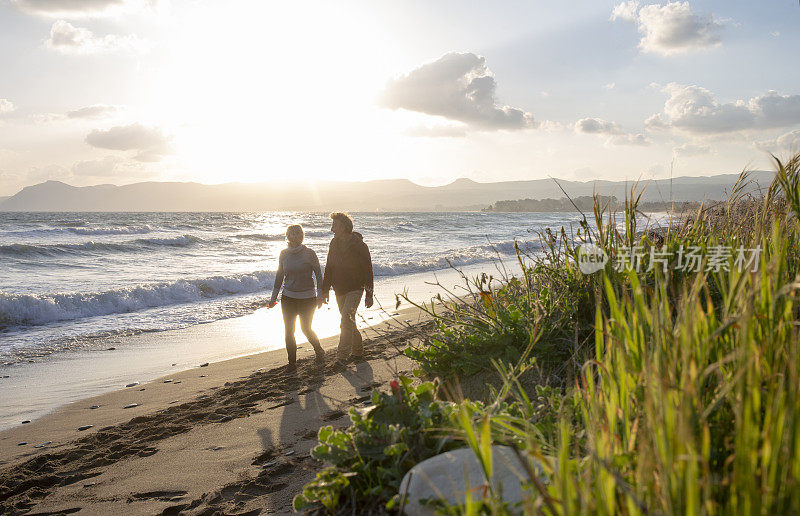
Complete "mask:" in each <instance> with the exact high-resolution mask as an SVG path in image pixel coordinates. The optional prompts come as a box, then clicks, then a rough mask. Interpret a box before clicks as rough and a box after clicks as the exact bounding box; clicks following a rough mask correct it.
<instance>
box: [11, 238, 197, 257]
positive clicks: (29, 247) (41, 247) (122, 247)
mask: <svg viewBox="0 0 800 516" xmlns="http://www.w3.org/2000/svg"><path fill="white" fill-rule="evenodd" d="M202 241H203V240H202V239H201V238H199V237H196V236H194V235H181V236H178V237H168V238H139V239H137V240H131V241H126V242H94V241H90V242H81V243H79V244H8V245H0V256H13V257H26V256H60V255H68V254H81V253H95V252H112V253H119V252H122V253H124V252H138V251H143V250H146V249H147V248H149V247H153V246H168V247H187V246H190V245H193V244H195V243H198V242H202Z"/></svg>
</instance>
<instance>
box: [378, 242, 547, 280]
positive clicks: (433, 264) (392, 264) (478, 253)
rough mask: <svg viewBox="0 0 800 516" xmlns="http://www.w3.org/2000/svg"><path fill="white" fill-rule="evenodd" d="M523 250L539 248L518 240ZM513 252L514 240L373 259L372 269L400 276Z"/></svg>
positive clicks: (480, 261) (387, 274)
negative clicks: (434, 253) (402, 257)
mask: <svg viewBox="0 0 800 516" xmlns="http://www.w3.org/2000/svg"><path fill="white" fill-rule="evenodd" d="M518 243H519V246H520V249H522V250H523V251H535V250H536V249H538V248H539V245H538V243H536V242H522V241H520V242H518ZM514 253H515V250H514V241H513V240H509V241H507V242H499V243H497V244H485V245H477V246H473V247H468V248H466V249H459V250H450V251H447V252H446V253H443V254H438V255H429V256H422V257H419V258H415V259H411V260H394V261H377V263H376V262H375V261H373V264H372V270H373V273H374V275H375V276H401V275H403V274H412V273H415V272H426V271H434V270H438V269H446V268H449V267H450V266H454V267H463V266H466V265H473V264H476V263H482V262H487V261H491V260H493V259H496V258H498V255H500V256H499V257H501V258H503V257H509V256H511V255H513V254H514Z"/></svg>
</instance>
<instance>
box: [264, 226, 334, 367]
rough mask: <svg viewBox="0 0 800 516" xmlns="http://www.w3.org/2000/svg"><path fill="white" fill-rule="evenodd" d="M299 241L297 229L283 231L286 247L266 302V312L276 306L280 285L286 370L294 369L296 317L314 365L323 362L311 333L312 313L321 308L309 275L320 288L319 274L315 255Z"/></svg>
mask: <svg viewBox="0 0 800 516" xmlns="http://www.w3.org/2000/svg"><path fill="white" fill-rule="evenodd" d="M303 237H304V234H303V228H302V227H301V226H298V225H292V226H289V227H288V228H287V229H286V242H287V243H288V244H289V246H288V247H287V248H286V249H284V250H283V251H281V255H280V257H279V258H278V272H277V273H276V275H275V286H274V287H273V289H272V299H270V302H269V307H270V308H272V307H273V306H275V305H276V304H277V303H278V293H279V292H280V290H281V285H283V295H282V296H281V311H282V312H283V324H284V327H285V329H286V352H287V353H288V354H289V369H290V370H294V369H295V368H296V361H297V342H296V341H295V339H294V326H295V321H296V320H297V316H298V315H299V316H300V329H301V330H303V335H305V336H306V338H307V339H308V342H310V343H311V345H312V346H313V347H314V351H315V352H316V354H317V362H324V361H325V352H324V351H323V350H322V346H320V344H319V339H318V338H317V334H316V333H314V332H313V331H312V330H311V321H312V320H313V319H314V310H316V309H317V307H318V306H320V305H322V299H320V298H318V297H317V291H316V289H315V287H314V280H313V279H312V277H311V274H312V272H313V274H314V275H315V276H316V280H317V283H316V284H317V285H318V286H321V285H322V273H321V271H320V266H319V259H318V258H317V253H315V252H314V251H312V250H311V249H309V248H308V247H306V246H304V245H303ZM320 290H321V289H320Z"/></svg>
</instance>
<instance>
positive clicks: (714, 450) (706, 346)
mask: <svg viewBox="0 0 800 516" xmlns="http://www.w3.org/2000/svg"><path fill="white" fill-rule="evenodd" d="M775 168H776V175H775V180H774V182H773V184H772V185H771V186H770V188H769V189H768V190H767V191H766V192H764V194H763V195H762V196H761V197H754V196H753V195H749V194H748V195H745V194H744V192H745V191H746V189H745V188H744V186H745V184H746V182H747V174H746V173H744V174H742V176H741V178H740V182H739V183H738V184H737V186H736V187H735V188H734V190H733V191H732V192H731V194H730V197H729V198H728V199H727V201H725V202H723V203H718V204H715V205H714V206H705V207H701V208H699V209H698V210H696V211H695V212H694V213H692V214H691V215H690V216H686V215H683V216H681V217H680V218H678V217H677V216H676V217H675V218H674V219H673V220H669V221H668V222H667V223H666V224H662V226H661V227H640V222H641V220H642V219H641V216H640V214H639V208H638V201H639V197H640V196H639V195H637V193H636V190H635V189H633V190H631V192H630V196H629V198H628V199H627V200H626V202H625V205H624V210H622V211H621V212H616V213H614V212H612V211H611V210H609V209H607V207H605V206H603V205H602V203H601V202H600V199H597V200H596V202H595V204H594V213H592V214H590V217H588V218H585V219H584V222H583V223H582V224H581V228H580V229H579V230H578V232H577V233H576V234H575V235H568V234H567V231H566V230H565V229H563V228H562V229H560V230H559V231H555V232H552V231H550V230H549V229H548V230H546V231H545V232H543V233H542V234H541V235H540V236H541V239H542V242H543V249H544V252H543V253H541V254H537V255H535V256H534V255H525V254H524V253H522V252H520V253H519V254H518V256H519V265H520V267H521V270H522V274H521V275H520V276H518V277H514V276H510V275H504V274H499V275H498V277H490V276H486V275H483V276H481V277H478V278H474V279H470V280H469V281H467V284H466V287H467V295H459V296H455V295H449V294H451V293H448V292H443V296H444V298H443V299H442V300H441V301H442V304H441V305H433V304H432V305H426V306H424V307H423V308H425V309H426V310H427V311H429V312H430V313H431V314H432V315H433V316H434V319H435V321H436V329H435V330H434V331H433V333H431V334H430V335H428V336H427V338H426V339H425V341H424V342H423V343H422V344H420V345H416V346H413V347H409V348H407V350H406V353H407V354H408V356H410V357H411V358H413V359H414V360H415V361H416V362H417V363H418V364H419V370H418V376H419V378H417V379H415V380H414V381H413V382H412V381H411V380H410V379H401V380H400V381H399V382H398V383H397V384H396V385H395V388H394V389H393V390H392V392H389V393H376V394H375V396H374V398H373V401H374V406H375V408H374V409H372V411H370V412H368V413H365V414H362V413H355V412H354V413H353V416H352V418H353V426H351V427H350V428H348V429H345V430H333V429H322V430H321V431H320V434H319V439H320V445H319V446H318V447H317V448H316V450H315V451H314V452H313V454H314V456H315V457H317V458H319V459H323V460H326V461H327V462H328V463H329V464H330V466H329V467H328V468H327V469H325V470H324V471H323V472H322V473H320V475H319V476H318V478H317V479H316V480H315V481H314V482H311V483H310V484H308V485H307V486H306V487H305V489H304V491H303V493H302V494H300V495H298V497H297V498H296V500H295V506H296V507H297V508H298V509H300V508H305V509H309V510H318V511H324V512H329V513H345V512H346V513H348V514H349V513H352V511H353V510H354V508H359V513H360V514H364V513H369V512H372V513H384V512H394V511H397V510H398V509H399V498H400V494H399V493H398V492H397V489H398V487H399V482H400V479H402V477H403V475H404V474H405V473H406V472H407V471H408V470H409V469H410V468H411V467H413V466H414V465H415V464H417V463H418V462H419V461H421V460H424V459H425V458H427V457H430V456H433V455H435V454H437V453H440V452H442V451H445V450H449V449H453V448H456V447H469V448H471V449H472V450H473V451H474V453H475V456H476V458H477V459H478V461H479V462H480V463H481V464H482V465H483V466H484V474H485V475H486V477H487V478H488V477H490V476H491V474H492V471H491V464H492V461H491V447H490V445H491V444H505V445H509V446H513V447H514V448H516V449H517V450H518V451H519V453H520V456H521V457H522V458H523V459H524V460H525V461H526V463H527V464H528V465H529V466H530V467H529V475H530V477H531V482H530V484H529V485H526V486H524V487H525V493H526V499H525V500H524V501H523V502H522V503H520V504H517V505H516V506H511V505H510V504H509V503H508V502H507V501H505V500H503V499H502V493H496V492H492V490H491V489H490V488H487V489H486V490H484V492H485V496H483V497H481V498H478V499H472V498H470V499H465V500H463V503H461V504H459V505H447V504H444V503H441V502H438V503H437V502H435V501H434V502H432V503H433V505H432V507H433V508H435V509H437V510H438V511H439V512H441V513H443V514H503V513H507V512H512V513H525V514H540V513H543V514H649V513H655V514H791V513H794V514H797V513H800V485H799V482H800V335H798V332H799V331H800V302H798V291H800V222H799V221H800V154H798V155H795V156H794V157H792V158H791V159H789V160H787V161H785V162H783V161H780V160H778V159H775ZM588 219H592V220H588ZM587 243H591V244H592V245H595V246H598V247H600V248H602V250H603V251H604V252H605V254H606V255H607V256H608V257H609V258H610V259H609V262H608V263H607V264H606V266H605V268H604V269H603V270H601V271H598V272H596V273H594V274H583V273H581V272H580V270H579V267H578V264H577V259H578V248H579V246H581V245H584V244H587ZM624 256H638V257H639V259H640V263H639V267H638V270H636V267H633V268H626V267H615V265H619V264H620V258H621V257H624ZM695 256H697V257H699V258H698V259H697V261H692V260H694V257H695ZM749 259H753V260H752V261H750V262H748V260H749ZM631 261H632V262H633V265H635V264H636V261H635V260H631ZM687 261H690V262H691V265H692V267H689V268H687V267H686V263H687ZM475 376H478V377H479V378H481V379H482V380H481V383H487V382H488V383H489V384H491V385H492V386H493V387H492V388H489V389H487V390H485V391H484V392H483V393H482V394H481V395H480V396H479V399H470V395H469V394H468V393H467V397H464V394H465V393H464V392H463V391H460V390H459V389H458V386H459V385H460V383H461V382H462V380H464V379H467V378H469V377H475ZM484 380H485V381H484ZM454 392H458V393H459V395H453V393H454ZM472 398H474V396H472ZM533 472H538V473H537V474H536V475H534V474H533ZM487 485H488V483H487Z"/></svg>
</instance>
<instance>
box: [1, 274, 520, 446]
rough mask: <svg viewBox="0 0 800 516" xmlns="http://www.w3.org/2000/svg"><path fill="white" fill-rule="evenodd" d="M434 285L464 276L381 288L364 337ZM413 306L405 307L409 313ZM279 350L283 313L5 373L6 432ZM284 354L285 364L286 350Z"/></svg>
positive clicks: (362, 314)
mask: <svg viewBox="0 0 800 516" xmlns="http://www.w3.org/2000/svg"><path fill="white" fill-rule="evenodd" d="M512 265H513V264H512ZM491 268H492V264H491V263H482V264H476V265H474V266H471V267H465V268H462V270H463V271H464V273H465V274H467V275H472V274H478V273H480V272H484V271H487V270H489V269H491ZM434 279H438V280H440V281H441V282H442V283H443V284H447V285H448V286H452V285H457V284H461V278H460V276H459V273H458V272H456V271H455V270H451V269H443V270H437V271H424V272H420V273H415V274H412V275H409V276H398V277H388V278H381V279H380V280H378V281H376V285H375V299H376V306H374V307H372V308H371V309H365V308H363V307H362V308H361V310H359V316H358V323H359V327H360V328H361V330H362V331H366V328H369V327H371V326H374V325H377V324H381V323H382V322H383V321H385V320H387V319H389V318H390V316H391V314H393V313H398V312H399V311H398V310H395V309H394V307H395V302H394V301H395V294H396V293H398V292H403V291H407V292H408V294H409V296H410V297H411V298H412V299H414V300H416V301H426V302H429V301H430V299H431V297H433V295H434V294H435V293H436V292H438V289H437V288H436V287H434V286H431V285H430V284H429V283H427V282H431V281H432V280H434ZM381 304H382V305H383V307H382V308H381V306H380V305H381ZM408 306H409V305H408V304H407V303H404V307H408ZM404 307H403V308H404ZM396 317H399V316H396ZM314 330H315V331H316V333H317V335H318V336H319V337H320V339H321V340H323V339H325V338H327V337H330V336H333V335H338V333H339V315H338V311H337V309H336V305H335V302H331V303H329V304H328V305H327V306H325V307H323V308H322V309H320V310H318V311H317V312H316V314H315V317H314ZM296 339H297V342H298V345H299V347H301V348H303V349H299V350H298V357H299V358H302V357H305V356H311V354H312V351H311V348H310V346H309V345H308V344H307V343H306V341H305V337H304V336H303V335H302V334H301V332H300V329H299V328H298V329H297V333H296ZM108 348H114V349H113V350H109V349H108ZM276 349H277V350H284V343H283V320H282V318H281V314H280V310H279V309H266V308H260V309H258V310H256V311H255V312H253V313H250V314H247V315H244V316H241V317H233V318H228V319H220V320H217V321H213V322H210V323H206V324H199V325H193V326H189V327H186V328H181V329H174V330H168V331H163V332H148V333H142V334H138V335H132V336H124V337H112V338H110V339H108V340H104V341H102V342H98V343H96V345H95V346H94V348H93V349H88V350H80V351H72V352H63V353H59V354H54V355H50V356H49V357H47V358H45V359H44V360H42V361H37V362H34V363H21V364H15V365H13V366H9V367H7V368H5V369H0V370H2V371H3V372H2V375H3V376H6V375H7V376H9V377H8V378H1V379H0V387H2V389H3V391H4V402H5V403H4V407H3V408H2V411H0V431H3V430H8V429H11V428H15V427H18V426H19V425H21V424H22V422H23V421H37V420H38V419H39V418H41V417H44V416H47V415H48V414H51V413H53V412H54V411H57V410H58V409H59V408H60V407H63V406H65V405H67V404H69V403H73V402H76V401H80V400H83V399H86V398H89V397H93V396H96V395H99V394H103V393H108V392H113V391H115V390H117V389H121V388H124V386H125V385H128V384H131V383H134V382H139V383H145V382H148V381H151V380H154V379H157V378H161V377H163V376H165V375H175V374H176V373H177V372H178V371H185V370H191V369H193V368H196V367H197V366H198V365H200V364H202V363H205V362H209V363H215V362H219V361H222V360H228V359H231V358H236V357H244V356H248V355H254V354H258V353H263V352H268V351H270V350H276ZM281 352H282V353H284V357H285V351H281ZM27 424H28V425H29V424H30V423H27Z"/></svg>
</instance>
